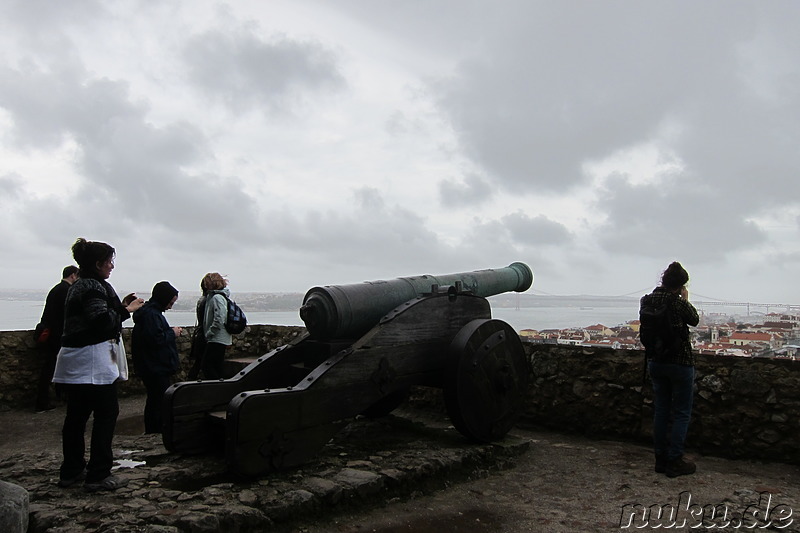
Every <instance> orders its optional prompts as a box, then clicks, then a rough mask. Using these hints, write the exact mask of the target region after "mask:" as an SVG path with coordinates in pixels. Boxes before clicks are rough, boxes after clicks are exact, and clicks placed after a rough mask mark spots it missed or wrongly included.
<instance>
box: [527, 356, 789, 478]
mask: <svg viewBox="0 0 800 533" xmlns="http://www.w3.org/2000/svg"><path fill="white" fill-rule="evenodd" d="M525 347H526V348H525V349H526V352H527V353H528V354H529V355H530V358H531V366H532V372H533V380H532V386H531V388H530V390H529V394H528V402H527V407H526V410H525V414H524V416H523V420H522V423H523V424H537V425H542V426H547V427H551V428H558V429H560V430H568V431H574V432H580V433H582V434H587V435H593V436H597V437H612V438H619V437H623V438H632V439H637V440H643V441H649V439H650V435H651V430H652V417H653V395H652V388H651V386H650V383H649V378H645V374H644V361H643V359H644V357H643V353H642V352H640V351H629V350H611V349H605V348H599V349H588V348H581V347H570V346H557V345H542V344H530V343H525ZM696 372H697V375H696V379H695V400H694V410H693V413H692V422H691V424H690V426H689V434H688V437H687V446H688V447H689V448H690V449H691V450H696V451H699V452H701V453H704V454H710V455H716V456H721V457H729V458H734V459H735V458H748V459H766V460H776V461H782V462H788V463H793V464H800V447H798V444H797V443H798V442H800V364H799V363H797V362H796V361H790V360H785V359H758V358H743V357H721V356H704V355H699V356H698V357H697V364H696Z"/></svg>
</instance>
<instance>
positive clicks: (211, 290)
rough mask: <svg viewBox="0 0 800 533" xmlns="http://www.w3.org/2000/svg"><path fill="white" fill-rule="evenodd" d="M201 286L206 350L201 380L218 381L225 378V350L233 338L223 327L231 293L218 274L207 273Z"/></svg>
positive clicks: (226, 283)
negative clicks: (203, 298)
mask: <svg viewBox="0 0 800 533" xmlns="http://www.w3.org/2000/svg"><path fill="white" fill-rule="evenodd" d="M201 285H202V287H203V291H204V292H205V293H206V297H205V310H204V312H203V332H204V333H205V338H206V349H205V351H204V353H203V362H202V364H201V371H202V374H203V379H220V378H223V377H225V376H224V373H223V365H224V362H225V350H226V348H227V347H228V346H230V345H231V344H232V343H233V337H232V335H231V333H230V332H228V330H227V328H226V327H225V324H226V321H227V319H228V301H229V299H230V295H231V293H230V289H228V280H227V279H226V278H224V277H222V275H221V274H219V273H218V272H209V273H208V274H206V275H205V276H203V281H202V283H201Z"/></svg>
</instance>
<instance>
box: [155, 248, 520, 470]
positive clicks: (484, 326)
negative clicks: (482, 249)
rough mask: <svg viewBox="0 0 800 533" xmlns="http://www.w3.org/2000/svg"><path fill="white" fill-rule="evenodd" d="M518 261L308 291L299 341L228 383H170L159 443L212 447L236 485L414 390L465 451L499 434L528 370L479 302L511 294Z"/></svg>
mask: <svg viewBox="0 0 800 533" xmlns="http://www.w3.org/2000/svg"><path fill="white" fill-rule="evenodd" d="M532 283H533V273H532V272H531V270H530V268H528V266H527V265H525V264H523V263H513V264H511V265H509V266H508V267H505V268H500V269H488V270H479V271H475V272H467V273H461V274H450V275H444V276H430V275H423V276H414V277H406V278H398V279H395V280H391V281H373V282H365V283H363V284H355V285H338V286H325V287H314V288H312V289H311V290H309V291H308V292H307V293H306V295H305V297H304V299H303V306H302V307H301V308H300V317H301V318H302V319H303V321H304V323H305V324H306V332H305V333H304V334H303V335H301V336H299V337H298V338H297V339H295V340H294V341H292V342H291V343H289V344H287V345H285V346H281V347H279V348H276V349H275V350H272V351H271V352H269V353H267V354H265V355H263V356H261V357H259V358H258V359H257V360H256V361H254V362H253V363H251V364H250V365H248V366H247V367H246V368H244V369H243V370H241V371H240V372H239V373H238V374H237V375H236V376H233V377H231V378H229V379H221V380H213V381H210V380H209V381H205V380H201V381H195V382H183V383H177V384H175V385H172V386H171V387H170V388H169V389H167V392H166V394H165V399H164V406H163V408H164V414H165V424H164V432H163V438H164V445H165V446H166V448H167V449H168V450H170V451H173V452H183V453H197V452H202V451H206V450H209V449H212V448H215V447H216V448H219V447H222V446H224V448H225V455H226V460H227V462H228V465H229V467H230V468H231V469H232V470H233V471H235V472H236V473H239V474H242V475H248V476H251V475H257V474H260V473H263V472H267V471H271V470H277V469H283V468H288V467H291V466H295V465H298V464H301V463H304V462H307V461H309V460H311V459H312V458H313V457H314V455H315V454H316V453H317V452H318V451H319V450H320V449H321V448H322V447H323V446H324V445H325V444H326V443H327V442H328V441H329V440H330V439H331V438H332V437H333V436H334V435H335V433H336V432H337V431H339V429H341V428H342V427H343V426H344V425H346V424H347V423H348V421H349V420H351V419H352V418H353V417H355V416H357V415H366V416H381V415H384V414H388V413H390V412H391V411H392V410H393V409H394V408H396V407H397V406H398V405H399V404H400V403H401V402H402V401H403V399H404V398H405V397H406V396H407V393H408V390H409V388H410V387H411V386H414V385H424V386H430V387H437V388H441V389H442V390H443V392H444V399H445V405H446V408H447V412H448V415H449V417H450V419H451V421H452V422H453V425H454V426H455V428H456V429H457V430H458V431H459V432H461V433H462V434H463V435H464V436H466V437H467V438H469V439H471V440H473V441H479V442H490V441H493V440H497V439H500V438H502V437H503V436H505V434H506V433H508V431H509V430H510V429H511V427H512V426H513V424H514V423H515V422H516V420H517V418H518V416H519V414H520V413H521V410H522V405H523V402H524V398H525V393H526V390H527V388H528V382H529V366H528V361H527V358H526V356H525V354H524V352H523V348H522V343H521V341H520V339H519V336H518V335H517V333H516V332H515V331H514V330H513V329H512V328H511V326H509V325H508V324H507V323H505V322H503V321H501V320H496V319H492V316H491V308H490V306H489V302H488V301H487V300H486V298H485V297H487V296H492V295H495V294H500V293H503V292H509V291H516V292H523V291H525V290H527V289H528V288H529V287H530V286H531V284H532Z"/></svg>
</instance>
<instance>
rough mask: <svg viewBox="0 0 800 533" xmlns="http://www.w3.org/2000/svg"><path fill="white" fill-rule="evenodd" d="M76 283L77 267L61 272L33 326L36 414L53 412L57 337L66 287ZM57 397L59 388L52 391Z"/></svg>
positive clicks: (60, 330)
mask: <svg viewBox="0 0 800 533" xmlns="http://www.w3.org/2000/svg"><path fill="white" fill-rule="evenodd" d="M77 279H78V267H76V266H75V265H70V266H67V267H64V270H62V271H61V281H60V282H59V283H58V285H56V286H55V287H53V288H52V289H50V292H48V293H47V299H46V300H45V303H44V310H43V311H42V318H41V320H39V324H38V325H37V326H36V330H35V331H36V343H37V345H38V346H39V348H40V351H41V352H42V359H43V361H42V370H41V372H40V373H39V390H38V393H37V395H36V412H37V413H39V412H42V411H49V410H51V409H54V406H53V404H52V403H50V383H51V382H52V381H53V371H54V370H55V369H56V359H57V358H58V350H60V349H61V334H62V333H63V332H64V305H65V303H66V301H67V291H68V290H69V287H70V285H72V284H73V283H75V281H76V280H77ZM56 395H57V396H58V397H59V399H60V397H61V387H60V386H57V387H56Z"/></svg>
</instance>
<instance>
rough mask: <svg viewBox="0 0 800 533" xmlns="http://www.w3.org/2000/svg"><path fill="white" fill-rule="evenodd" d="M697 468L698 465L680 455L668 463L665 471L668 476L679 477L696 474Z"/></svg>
mask: <svg viewBox="0 0 800 533" xmlns="http://www.w3.org/2000/svg"><path fill="white" fill-rule="evenodd" d="M696 470H697V465H696V464H694V463H693V462H691V461H687V460H686V459H684V458H683V457H678V458H677V459H673V460H672V461H669V462H668V463H667V466H666V469H665V471H664V473H665V474H666V475H667V477H678V476H686V475H689V474H694V473H695V471H696Z"/></svg>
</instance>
